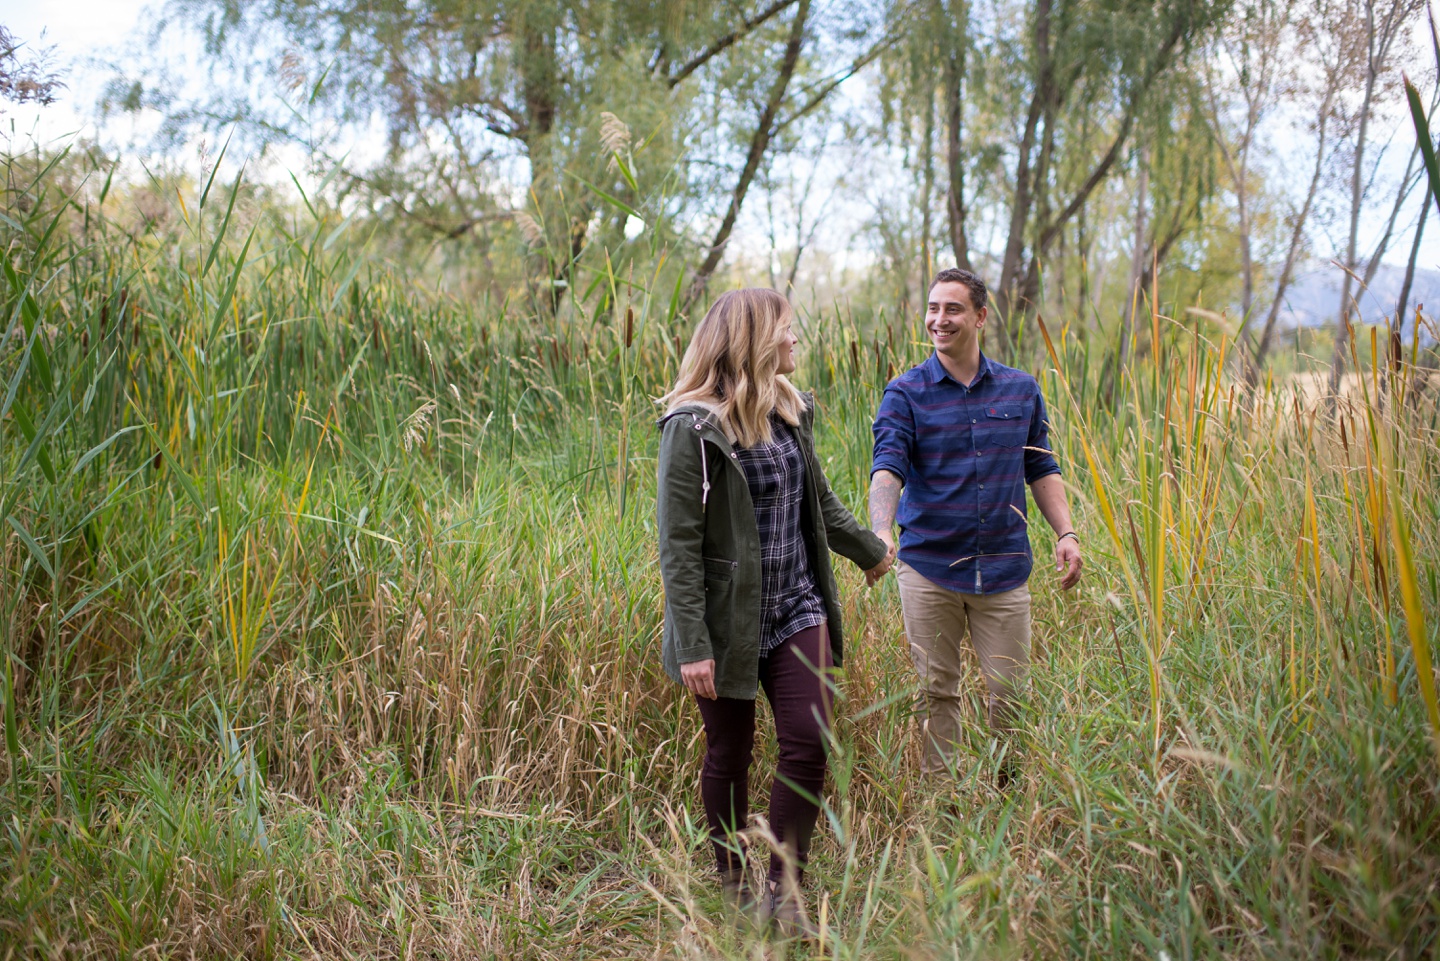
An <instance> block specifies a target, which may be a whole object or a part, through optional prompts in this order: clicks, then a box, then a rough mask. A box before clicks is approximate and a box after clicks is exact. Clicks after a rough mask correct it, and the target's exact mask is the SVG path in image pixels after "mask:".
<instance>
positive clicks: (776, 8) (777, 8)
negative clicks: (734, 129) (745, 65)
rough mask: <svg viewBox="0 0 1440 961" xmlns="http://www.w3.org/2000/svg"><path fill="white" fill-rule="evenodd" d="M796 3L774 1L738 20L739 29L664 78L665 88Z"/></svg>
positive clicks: (671, 85)
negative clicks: (751, 14) (750, 15)
mask: <svg viewBox="0 0 1440 961" xmlns="http://www.w3.org/2000/svg"><path fill="white" fill-rule="evenodd" d="M796 2H797V0H774V2H773V3H771V4H770V6H768V7H766V8H765V9H764V10H761V11H760V12H759V13H757V14H756V15H755V16H753V17H742V18H741V20H740V26H739V28H737V29H735V30H732V31H730V32H729V33H727V34H725V36H723V37H721V38H719V39H718V40H716V41H714V42H713V43H711V44H710V46H708V47H706V48H705V49H704V50H701V51H700V52H699V53H697V54H696V55H695V56H693V57H691V58H690V59H689V60H688V61H686V62H685V63H684V64H683V65H682V66H681V67H680V69H679V70H678V71H676V72H675V73H672V74H670V75H669V76H667V77H666V78H665V84H666V86H668V87H670V88H672V89H673V88H674V87H675V86H677V85H678V84H680V83H681V82H683V81H684V80H685V78H686V77H688V76H690V75H691V74H692V73H694V72H695V71H696V70H699V69H700V68H701V67H703V66H705V64H707V63H709V62H710V61H711V60H713V59H714V58H715V57H716V56H718V55H719V54H721V53H724V52H725V51H726V50H728V49H729V48H730V47H732V46H734V45H735V42H736V41H738V40H739V39H740V38H741V37H743V36H745V35H746V34H747V33H749V32H750V31H752V30H754V29H755V28H756V27H758V26H760V25H761V24H763V23H765V22H766V21H767V20H770V19H771V18H773V17H774V16H775V15H776V14H778V13H780V12H781V11H782V10H784V9H785V8H786V7H792V6H794V5H795V4H796Z"/></svg>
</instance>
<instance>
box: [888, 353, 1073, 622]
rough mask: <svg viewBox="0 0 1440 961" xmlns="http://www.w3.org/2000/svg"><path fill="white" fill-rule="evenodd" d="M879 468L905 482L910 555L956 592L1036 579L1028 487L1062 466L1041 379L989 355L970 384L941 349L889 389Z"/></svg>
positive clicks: (904, 525)
mask: <svg viewBox="0 0 1440 961" xmlns="http://www.w3.org/2000/svg"><path fill="white" fill-rule="evenodd" d="M874 434H875V456H874V460H873V461H872V464H871V468H870V472H871V474H872V475H873V474H874V472H875V471H878V470H887V471H890V472H891V473H892V474H895V475H896V476H898V477H899V478H900V479H901V480H903V481H904V483H905V490H904V493H903V494H902V495H901V498H900V509H899V513H898V514H897V517H896V520H897V521H898V522H899V525H900V559H901V560H903V561H904V562H905V563H906V564H909V565H910V566H911V567H913V568H914V569H915V570H916V571H918V572H919V573H920V574H922V575H923V576H925V577H926V578H928V579H929V580H931V581H933V582H934V583H936V584H939V585H940V586H942V587H947V588H949V589H951V590H954V591H961V592H963V593H966V594H997V593H999V592H1001V591H1009V590H1014V589H1015V588H1017V587H1019V586H1020V585H1021V584H1024V583H1025V581H1026V580H1027V579H1028V578H1029V577H1030V568H1031V554H1030V537H1029V534H1028V532H1027V530H1026V526H1027V525H1026V511H1025V485H1026V484H1033V483H1034V482H1035V481H1037V480H1039V479H1040V478H1042V477H1045V476H1046V475H1048V474H1058V473H1060V467H1059V466H1058V465H1057V464H1056V463H1055V458H1054V457H1053V456H1052V455H1051V453H1050V437H1049V423H1048V422H1047V421H1046V419H1045V401H1044V400H1043V399H1042V398H1041V396H1040V385H1039V384H1037V383H1036V382H1035V378H1034V377H1031V376H1030V375H1029V374H1027V373H1025V372H1024V371H1021V370H1016V369H1014V368H1013V367H1006V366H1005V365H1004V364H999V363H996V362H995V361H993V360H990V359H989V358H988V357H986V356H984V355H983V354H982V355H981V356H980V370H979V373H978V374H976V376H975V380H974V381H973V382H972V383H971V384H969V385H965V384H961V383H958V382H957V381H956V380H955V379H954V378H953V377H951V376H950V375H949V373H947V372H946V370H945V368H944V367H943V366H942V365H941V363H940V358H939V357H938V356H936V355H935V354H931V355H930V359H929V360H927V361H925V363H923V364H921V365H919V366H918V367H913V368H911V369H910V370H908V371H906V372H905V373H903V374H901V375H900V376H899V377H897V378H895V379H894V380H892V381H891V382H890V383H889V384H887V385H886V387H885V396H884V399H882V400H881V401H880V410H879V412H878V413H877V414H876V415H875V427H874Z"/></svg>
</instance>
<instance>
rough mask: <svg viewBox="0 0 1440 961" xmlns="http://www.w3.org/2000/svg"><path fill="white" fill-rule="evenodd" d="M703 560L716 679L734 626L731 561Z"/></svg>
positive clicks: (706, 605) (706, 607) (733, 586)
mask: <svg viewBox="0 0 1440 961" xmlns="http://www.w3.org/2000/svg"><path fill="white" fill-rule="evenodd" d="M704 560H705V628H706V629H707V630H708V631H709V632H710V649H711V651H712V652H713V654H714V657H715V666H716V677H717V678H718V677H719V676H720V675H719V668H720V665H721V664H722V663H723V662H724V660H725V655H726V654H727V653H728V652H729V650H730V635H731V634H732V633H733V625H734V623H735V583H734V575H735V567H736V564H735V562H734V561H727V560H724V559H723V558H718V557H707V558H705V559H704Z"/></svg>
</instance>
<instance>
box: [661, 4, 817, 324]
mask: <svg viewBox="0 0 1440 961" xmlns="http://www.w3.org/2000/svg"><path fill="white" fill-rule="evenodd" d="M809 16H810V0H799V2H798V5H797V7H796V10H795V20H794V22H793V23H792V24H791V26H790V39H789V40H788V41H787V42H786V44H785V54H784V56H783V57H782V59H781V61H780V71H779V73H778V74H777V75H776V77H775V83H774V84H772V85H771V87H770V96H769V98H768V99H767V100H766V102H765V107H764V109H763V110H762V111H761V112H760V119H759V122H758V123H757V124H756V125H755V134H754V136H752V137H751V138H750V152H749V153H748V154H747V155H746V157H745V166H744V167H743V168H742V169H741V171H740V177H739V179H738V180H737V181H736V182H735V189H734V191H732V192H731V194H730V205H729V207H728V208H727V209H726V210H725V217H724V219H722V220H721V221H720V228H719V229H718V230H717V231H716V232H715V239H714V240H713V241H711V243H710V251H709V253H707V254H706V255H705V260H704V262H703V263H701V264H700V268H699V269H698V270H697V271H695V278H694V280H692V281H691V282H690V289H689V291H688V293H687V294H686V295H685V303H686V306H689V305H690V304H692V303H694V301H695V299H696V298H697V297H699V296H700V295H701V294H702V293H704V291H705V288H706V286H707V285H708V284H709V283H710V278H711V276H713V275H714V273H715V268H717V267H719V266H720V260H721V258H722V257H724V256H725V245H726V244H728V243H729V242H730V234H731V232H733V231H734V229H735V221H736V219H737V218H738V217H739V216H740V207H741V205H742V204H744V203H745V194H746V193H747V192H748V191H749V190H750V183H751V181H753V180H754V179H755V172H756V171H757V170H759V169H760V161H761V159H762V158H764V156H765V151H766V150H768V149H769V147H770V138H771V137H772V136H774V133H775V119H776V117H777V116H778V115H779V113H780V105H781V104H782V103H784V102H785V94H786V92H787V91H788V90H789V88H790V80H791V78H792V77H794V75H795V65H796V64H797V63H798V62H799V60H800V48H801V47H802V46H803V44H804V40H805V23H806V20H807V19H808V18H809Z"/></svg>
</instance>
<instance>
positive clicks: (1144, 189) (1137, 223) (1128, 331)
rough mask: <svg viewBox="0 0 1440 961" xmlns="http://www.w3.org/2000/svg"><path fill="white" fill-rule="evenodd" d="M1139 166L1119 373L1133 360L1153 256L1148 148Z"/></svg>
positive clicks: (1119, 355)
mask: <svg viewBox="0 0 1440 961" xmlns="http://www.w3.org/2000/svg"><path fill="white" fill-rule="evenodd" d="M1139 165H1140V176H1139V178H1138V180H1137V183H1136V185H1135V220H1134V231H1135V239H1134V246H1133V247H1132V248H1131V252H1130V283H1129V285H1128V286H1127V287H1126V290H1127V292H1128V293H1129V295H1130V303H1129V305H1128V306H1127V307H1126V309H1125V313H1124V315H1123V316H1124V320H1123V321H1122V322H1121V324H1120V347H1119V351H1118V356H1117V358H1116V360H1117V364H1116V367H1117V371H1118V370H1123V369H1124V368H1125V362H1126V360H1127V359H1128V358H1129V353H1130V338H1131V337H1132V336H1134V331H1135V315H1136V314H1137V313H1139V311H1140V294H1141V292H1142V288H1143V287H1144V279H1145V273H1146V266H1147V265H1146V263H1145V255H1146V254H1147V253H1149V249H1150V243H1149V238H1148V236H1147V233H1146V231H1147V226H1148V225H1147V223H1146V220H1147V218H1146V214H1147V210H1146V207H1145V205H1146V204H1147V203H1148V202H1149V193H1150V158H1149V157H1148V155H1147V151H1146V150H1145V149H1144V148H1141V150H1140V157H1139Z"/></svg>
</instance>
